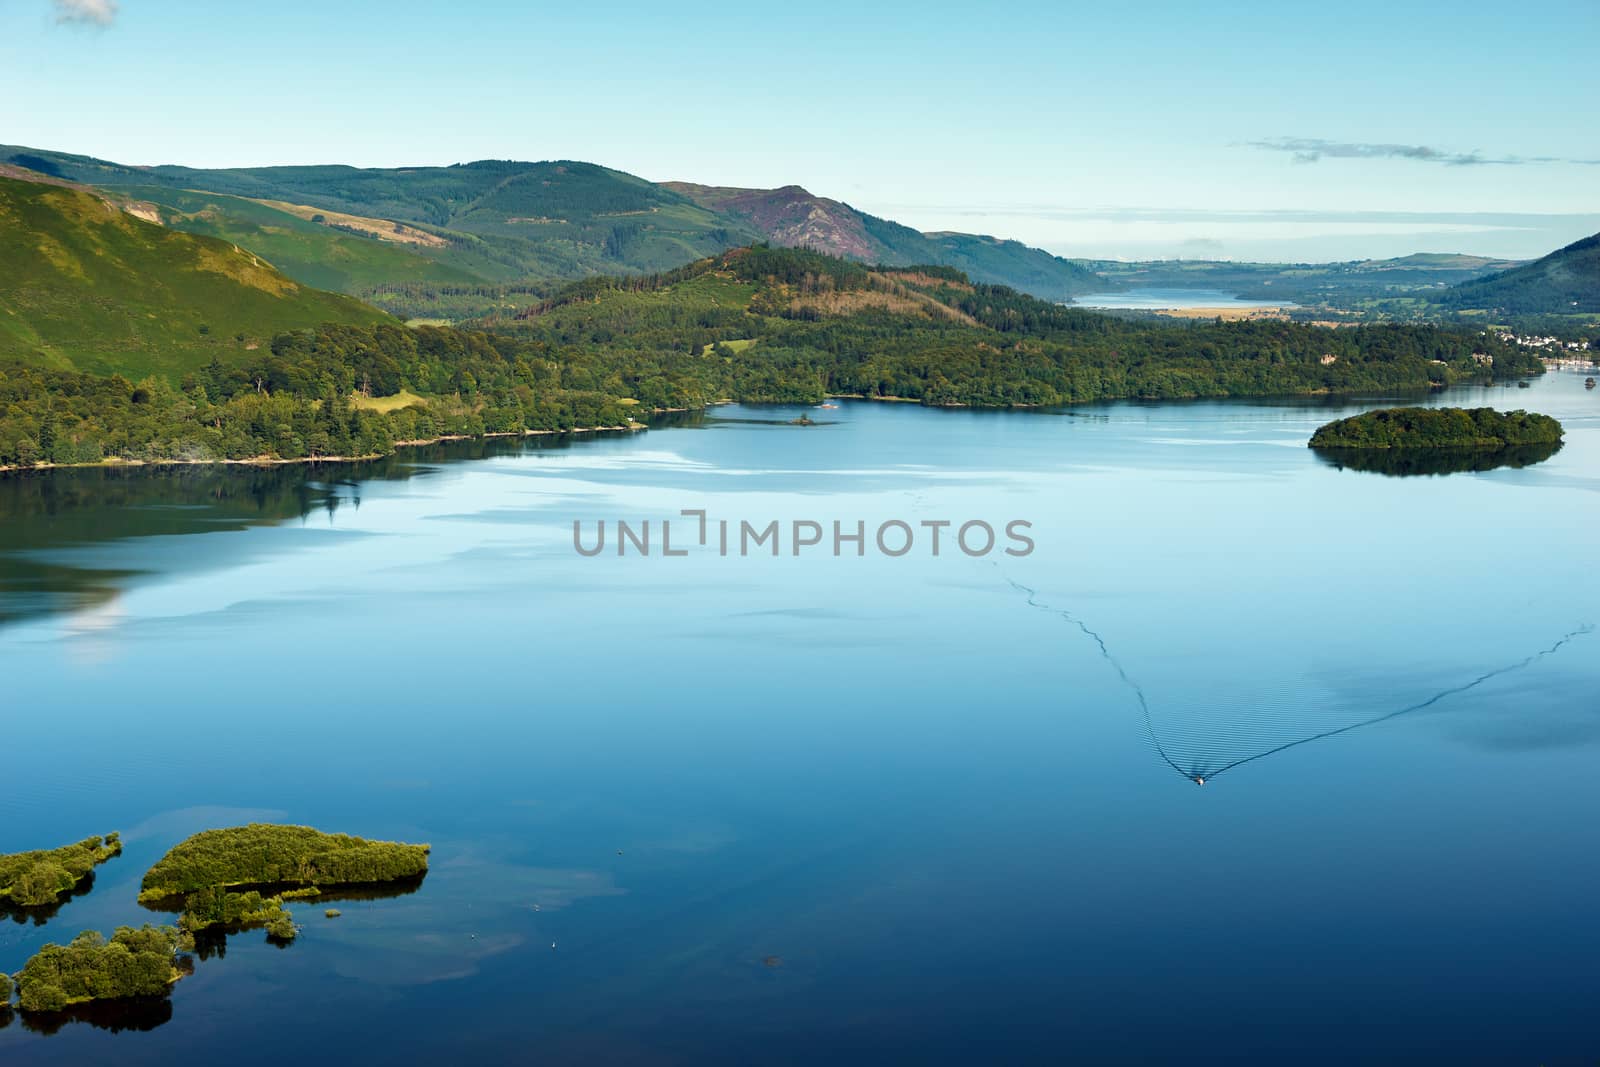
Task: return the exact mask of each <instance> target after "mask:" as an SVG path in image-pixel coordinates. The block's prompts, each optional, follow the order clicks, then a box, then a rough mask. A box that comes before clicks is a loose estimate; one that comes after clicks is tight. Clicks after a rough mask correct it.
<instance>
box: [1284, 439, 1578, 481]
mask: <svg viewBox="0 0 1600 1067" xmlns="http://www.w3.org/2000/svg"><path fill="white" fill-rule="evenodd" d="M1315 451H1316V454H1317V457H1318V458H1319V459H1321V460H1322V461H1323V462H1324V463H1327V464H1329V465H1331V466H1334V467H1337V468H1339V469H1340V470H1353V471H1370V472H1372V473H1374V474H1386V475H1389V476H1390V477H1395V478H1405V477H1412V476H1415V475H1428V474H1465V473H1477V472H1481V471H1492V470H1498V469H1499V468H1501V467H1511V468H1513V469H1520V468H1522V467H1531V466H1533V465H1534V464H1535V463H1543V462H1544V461H1545V460H1547V459H1549V458H1550V457H1551V456H1553V455H1555V454H1556V453H1557V452H1559V451H1561V443H1560V442H1559V441H1558V442H1554V443H1550V444H1542V445H1516V446H1514V447H1511V448H1502V449H1500V450H1499V451H1497V452H1485V451H1482V450H1480V449H1472V448H1466V449H1462V448H1407V449H1392V448H1319V449H1316V450H1315Z"/></svg>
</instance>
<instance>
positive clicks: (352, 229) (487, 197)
mask: <svg viewBox="0 0 1600 1067" xmlns="http://www.w3.org/2000/svg"><path fill="white" fill-rule="evenodd" d="M0 163H11V164H14V165H16V166H21V167H28V168H30V169H32V170H35V171H38V172H40V173H42V174H46V175H50V176H52V177H56V178H63V179H67V180H70V181H74V182H81V183H83V184H86V185H93V186H96V187H98V188H103V189H115V190H119V191H129V190H132V189H138V190H140V195H141V196H143V197H144V198H146V199H153V200H158V201H160V202H162V203H165V204H167V205H168V206H169V207H174V208H177V209H178V214H176V215H174V217H173V218H172V219H171V224H172V225H174V226H177V227H178V228H181V229H185V230H190V231H193V232H203V231H205V230H206V229H207V228H208V227H209V228H216V229H219V230H228V231H233V232H238V231H240V230H242V229H243V228H245V227H249V226H259V225H262V224H263V220H262V217H261V216H260V214H259V212H258V211H256V210H253V209H252V208H250V207H246V206H244V205H243V204H241V203H240V202H239V201H240V200H244V201H252V200H253V201H266V202H267V204H266V205H265V206H266V207H268V208H276V209H278V210H279V211H280V212H282V211H283V210H284V209H286V208H287V209H290V210H291V211H292V212H293V213H294V214H296V215H298V216H299V217H300V218H301V219H302V220H304V221H305V222H306V223H307V224H308V225H311V226H318V227H321V228H322V229H323V230H325V231H328V232H331V233H339V234H343V235H351V234H355V233H364V234H366V239H367V240H368V241H369V242H373V243H379V242H382V241H383V240H384V238H386V237H392V236H393V231H394V230H395V229H396V228H397V224H398V228H404V229H406V230H409V231H411V232H412V235H413V236H420V237H422V238H429V237H431V238H432V240H423V241H417V242H409V243H405V244H404V245H403V250H404V251H405V252H407V253H409V254H410V255H411V256H417V257H421V258H424V259H428V260H432V261H433V262H435V263H436V264H438V265H440V266H441V267H443V268H447V269H448V270H450V271H452V272H459V273H460V274H463V275H465V276H466V278H469V279H472V280H476V281H480V282H519V281H527V280H529V279H536V280H560V279H571V278H581V277H584V276H587V275H592V274H600V273H607V274H616V273H629V272H648V271H657V270H665V269H667V268H670V267H674V266H677V265H678V264H680V263H684V262H687V261H689V260H692V259H696V258H699V257H701V256H707V255H713V254H715V253H717V252H721V251H723V250H724V249H726V248H728V247H730V246H733V245H737V244H742V243H744V242H746V241H749V240H752V239H754V238H757V237H759V234H757V233H756V231H754V230H753V229H750V228H749V227H747V226H744V225H742V224H740V223H738V222H736V221H733V220H730V219H729V218H727V217H725V216H722V215H718V214H717V213H715V212H712V211H708V210H706V209H705V208H703V207H700V206H699V205H697V204H695V203H694V202H693V201H691V200H689V199H688V198H687V197H684V196H682V195H680V194H678V193H675V192H673V191H672V190H670V189H667V188H664V187H662V186H658V185H655V184H653V183H651V182H648V181H645V180H644V179H643V178H637V177H634V176H633V175H631V174H624V173H622V172H620V171H615V170H611V169H609V168H606V167H601V166H596V165H595V164H593V163H578V162H571V161H556V162H544V163H525V162H517V161H511V160H482V161H479V162H476V163H465V164H457V165H454V166H449V167H399V168H370V169H362V168H357V167H345V166H310V167H252V168H239V169H231V170H198V169H194V168H190V167H175V166H158V167H129V166H124V165H122V164H119V163H112V162H109V161H106V160H101V159H94V158H91V157H88V156H75V155H69V154H67V153H62V152H50V151H46V150H43V149H32V148H22V147H17V146H0ZM162 188H165V189H169V190H174V191H186V192H192V191H194V190H204V191H206V192H208V193H213V194H223V196H225V197H233V198H238V199H235V200H233V201H227V200H223V199H221V198H218V197H212V198H211V202H210V204H209V205H208V206H209V210H210V212H211V216H210V217H209V218H206V217H199V218H197V217H195V216H194V214H193V212H192V211H191V208H192V207H193V201H192V200H186V201H184V202H179V203H174V202H173V200H174V195H173V194H171V193H169V194H166V195H162V194H160V193H158V192H156V190H158V189H162ZM257 206H258V207H259V206H261V205H257ZM319 213H322V214H319ZM339 215H347V216H350V217H349V218H340V217H338V216H339ZM319 219H320V220H321V221H316V220H319ZM267 224H269V225H273V226H279V225H281V222H280V221H276V220H274V221H271V222H270V223H267ZM293 229H294V233H295V234H296V236H297V238H300V239H305V243H304V244H303V245H302V247H303V249H304V252H303V254H301V255H297V256H296V257H292V258H290V259H287V260H285V262H284V269H285V270H286V271H290V272H291V273H294V274H295V276H296V277H298V278H300V279H301V280H304V281H307V282H308V283H310V281H311V279H312V278H313V277H318V278H322V277H330V276H331V275H329V274H327V273H326V272H327V271H329V270H330V269H331V270H337V269H338V265H337V263H331V262H330V261H332V260H334V258H335V256H336V254H337V255H346V254H349V253H351V251H352V250H351V249H349V248H348V247H346V248H344V249H334V248H330V247H327V246H324V247H320V248H318V247H313V246H312V244H311V243H310V242H309V236H310V235H311V234H314V233H315V232H316V231H311V230H305V229H303V228H301V227H295V228H293ZM389 243H390V244H391V245H392V244H393V242H392V241H390V242H389ZM247 247H249V246H248V245H247ZM380 247H381V244H380ZM263 254H266V253H265V252H263ZM369 259H370V255H369ZM366 266H367V267H381V268H382V269H381V270H378V271H376V273H378V274H384V271H387V270H388V269H390V268H397V269H396V271H395V273H393V274H384V276H381V277H375V276H374V274H375V271H374V270H372V269H362V270H360V271H355V272H351V273H349V278H350V281H349V282H348V283H347V284H348V288H347V291H360V289H359V287H360V286H361V285H363V284H366V285H379V284H384V285H393V284H403V283H406V282H408V281H428V280H431V281H440V282H445V281H456V282H461V281H465V280H466V279H464V278H460V277H455V276H452V277H451V278H449V279H445V278H441V277H432V278H424V277H422V272H420V271H419V268H417V267H416V266H415V264H413V263H411V262H410V260H409V258H408V259H407V260H406V262H405V263H404V264H401V263H400V262H398V261H389V262H386V263H383V264H378V263H375V262H369V263H368V264H367V265H366ZM318 271H321V272H324V273H322V274H318V273H316V272H318Z"/></svg>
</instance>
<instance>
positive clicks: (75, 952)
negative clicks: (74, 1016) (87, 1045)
mask: <svg viewBox="0 0 1600 1067" xmlns="http://www.w3.org/2000/svg"><path fill="white" fill-rule="evenodd" d="M178 938H179V935H178V931H177V930H176V929H174V928H173V927H170V926H151V925H150V924H148V923H146V924H145V925H144V926H143V927H140V928H139V929H134V928H133V927H131V926H120V927H118V928H117V930H116V932H115V933H114V934H112V935H111V940H109V941H107V940H106V938H105V935H103V934H101V933H98V932H97V931H94V930H85V931H84V932H83V933H81V934H79V935H78V936H77V937H75V938H73V939H72V941H71V943H69V944H67V945H46V946H44V947H43V948H42V949H40V950H39V952H38V953H37V954H36V955H35V956H34V957H33V958H32V959H30V960H29V961H28V962H27V964H26V965H25V966H24V967H23V968H22V970H21V972H20V973H18V975H17V977H16V986H17V995H18V998H19V1004H20V1006H21V1008H22V1010H23V1011H28V1012H58V1011H63V1010H65V1009H67V1008H70V1007H72V1006H73V1005H76V1004H87V1003H89V1002H90V1001H92V1000H115V999H120V998H125V997H146V996H159V995H161V994H164V993H166V992H167V990H168V989H169V988H170V987H171V986H172V984H173V983H174V982H176V981H177V980H178V979H179V978H181V977H183V971H182V970H181V969H180V968H179V966H178ZM8 984H9V983H8ZM9 992H10V991H9V989H7V990H6V993H7V998H6V999H7V1000H9V999H10V998H9Z"/></svg>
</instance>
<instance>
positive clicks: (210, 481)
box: [0, 434, 579, 626]
mask: <svg viewBox="0 0 1600 1067" xmlns="http://www.w3.org/2000/svg"><path fill="white" fill-rule="evenodd" d="M576 440H579V439H575V438H572V437H569V436H566V435H559V434H553V435H550V436H547V437H528V438H484V439H481V440H474V441H452V442H444V443H441V444H437V445H425V446H421V447H417V448H405V449H401V450H400V451H399V452H397V453H396V454H394V455H392V456H388V457H385V458H383V459H377V460H372V461H370V462H365V463H294V464H280V465H277V466H262V467H255V466H249V465H247V464H230V465H227V466H201V465H193V466H154V465H152V466H144V467H131V466H124V467H115V466H112V467H71V468H60V469H56V470H44V471H31V472H11V473H4V474H0V626H4V625H5V624H6V623H8V622H16V621H20V620H23V619H28V618H35V617H38V616H41V615H47V614H51V613H54V612H61V611H73V610H78V609H81V608H85V607H93V606H95V605H97V604H100V603H104V602H106V601H108V600H111V599H112V598H114V597H115V596H116V594H117V593H119V592H121V591H122V590H123V589H124V588H126V587H127V585H128V583H129V582H130V581H131V580H132V579H133V578H134V577H136V576H137V572H136V571H133V570H118V569H109V568H106V569H100V568H90V567H80V566H75V565H72V564H70V563H62V562H60V561H59V560H51V559H44V558H40V556H41V554H42V553H48V552H51V551H55V550H59V549H62V548H70V547H81V546H99V545H107V544H112V543H115V542H118V541H124V540H127V539H129V538H135V537H155V536H169V535H178V534H198V533H209V532H215V531H221V530H243V529H248V528H250V527H252V526H262V525H271V524H274V523H279V522H286V521H291V520H294V519H304V518H307V517H308V516H310V515H311V514H312V513H313V512H318V511H320V512H323V513H325V514H326V515H327V517H328V520H329V521H330V522H331V521H333V520H334V519H335V517H336V515H337V513H338V511H339V509H340V508H343V507H355V508H359V507H360V505H361V487H362V485H363V484H365V483H367V482H372V481H405V480H407V479H410V478H413V477H417V476H421V475H427V474H430V473H432V472H433V471H434V470H435V469H436V468H435V467H433V466H431V464H437V463H445V462H450V461H455V460H467V459H483V458H486V457H489V456H498V455H516V454H519V453H522V452H537V451H546V450H550V449H565V448H571V447H572V446H573V444H574V443H575V441H576Z"/></svg>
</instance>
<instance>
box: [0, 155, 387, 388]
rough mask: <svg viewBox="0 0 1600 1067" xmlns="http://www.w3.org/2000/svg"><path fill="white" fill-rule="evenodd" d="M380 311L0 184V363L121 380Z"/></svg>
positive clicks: (240, 355)
mask: <svg viewBox="0 0 1600 1067" xmlns="http://www.w3.org/2000/svg"><path fill="white" fill-rule="evenodd" d="M386 318H387V316H385V315H384V314H383V313H382V312H380V311H377V310H375V309H373V308H370V307H367V306H366V305H364V304H361V303H360V302H358V301H356V300H352V299H350V298H348V297H344V296H338V295H335V294H333V293H326V292H321V291H319V290H316V289H310V288H307V287H306V286H303V285H300V284H298V283H296V282H294V281H291V280H290V279H288V278H286V277H284V275H283V274H281V273H279V272H278V271H277V270H276V269H275V268H274V267H273V266H272V264H270V263H268V262H267V261H266V260H264V259H262V258H261V257H259V256H257V255H255V254H253V253H251V252H246V251H243V250H242V249H240V248H238V247H236V246H235V245H233V244H231V243H229V242H227V241H223V240H218V239H216V238H213V237H200V236H194V235H190V234H186V233H177V232H174V231H172V230H169V229H166V228H164V227H161V226H157V225H154V224H152V223H149V222H145V221H143V220H142V219H139V218H135V217H134V216H132V215H130V214H128V213H126V212H124V211H122V210H121V209H120V208H118V207H117V206H115V205H114V204H111V203H108V202H107V201H106V200H104V199H102V198H100V197H98V196H96V195H93V194H92V193H90V192H87V191H85V190H82V189H75V188H70V187H65V186H60V185H47V184H42V183H38V182H25V181H19V180H16V179H14V178H7V177H0V358H11V359H18V360H21V361H22V362H25V363H30V364H33V365H36V366H43V367H51V368H58V369H69V368H75V369H78V370H86V371H92V372H95V373H100V374H112V373H119V374H123V375H125V376H127V377H130V378H140V377H143V376H145V375H148V374H152V373H154V374H162V375H165V376H168V377H173V376H175V375H177V374H180V373H182V372H183V371H185V370H188V369H192V368H194V367H199V366H204V365H205V364H207V363H209V362H210V361H211V360H212V358H216V359H218V360H220V361H221V362H223V363H225V364H236V363H239V362H242V361H243V360H244V359H245V358H246V357H247V355H248V354H249V353H250V352H251V351H254V350H255V349H257V348H259V347H260V346H261V345H262V344H264V343H265V342H267V341H269V340H270V339H271V338H272V336H273V335H274V334H275V333H278V332H280V331H283V330H288V329H295V328H299V327H304V326H313V325H316V324H319V323H324V322H338V323H349V324H362V323H373V322H377V321H382V320H384V319H386Z"/></svg>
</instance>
